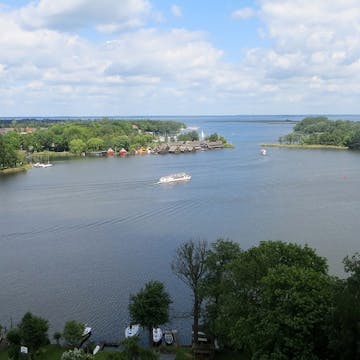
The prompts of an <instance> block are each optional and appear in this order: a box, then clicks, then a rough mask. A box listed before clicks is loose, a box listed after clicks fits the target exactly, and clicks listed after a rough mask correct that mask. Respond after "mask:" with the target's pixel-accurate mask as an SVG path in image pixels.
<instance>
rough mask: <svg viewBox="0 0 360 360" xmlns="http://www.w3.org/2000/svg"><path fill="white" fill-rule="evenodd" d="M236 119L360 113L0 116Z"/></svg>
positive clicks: (351, 114)
mask: <svg viewBox="0 0 360 360" xmlns="http://www.w3.org/2000/svg"><path fill="white" fill-rule="evenodd" d="M219 116H224V117H236V116H241V117H243V116H249V117H255V116H256V117H259V116H282V117H286V116H305V117H307V116H360V113H303V114H302V113H296V114H286V113H284V114H200V115H199V114H197V115H195V114H187V115H170V114H167V115H149V114H148V115H9V116H0V119H1V120H6V119H32V118H34V119H39V118H147V117H158V118H160V117H161V118H164V117H219Z"/></svg>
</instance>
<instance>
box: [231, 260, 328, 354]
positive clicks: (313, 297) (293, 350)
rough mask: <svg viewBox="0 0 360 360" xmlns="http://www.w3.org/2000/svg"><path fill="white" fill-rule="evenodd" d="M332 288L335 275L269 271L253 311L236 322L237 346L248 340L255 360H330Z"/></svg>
mask: <svg viewBox="0 0 360 360" xmlns="http://www.w3.org/2000/svg"><path fill="white" fill-rule="evenodd" d="M332 289H333V282H332V279H331V277H330V276H328V275H325V274H322V273H321V272H317V271H314V270H313V269H306V268H302V267H299V266H286V265H281V266H279V267H276V268H273V269H271V270H270V271H269V273H268V274H267V275H266V276H265V277H264V278H263V279H262V280H261V286H260V291H259V299H258V300H257V306H255V307H254V308H253V310H254V311H251V312H250V313H249V314H248V316H247V317H246V318H245V317H243V318H240V319H238V321H237V324H236V328H234V329H233V333H232V335H233V336H234V335H235V334H236V335H238V334H241V336H240V337H237V336H236V337H234V342H235V343H236V342H237V340H238V339H239V338H241V339H242V340H240V341H241V343H242V341H244V339H245V342H246V343H247V345H248V347H249V348H250V349H251V350H252V351H251V352H252V354H253V358H254V359H264V358H268V359H294V360H295V359H297V360H302V359H314V360H315V359H328V358H329V356H330V352H329V349H328V343H329V338H328V334H329V332H328V330H329V329H330V327H331V325H330V324H331V314H332V312H333V303H332V298H333V296H332ZM234 330H235V331H234ZM241 343H240V344H239V345H242V344H241Z"/></svg>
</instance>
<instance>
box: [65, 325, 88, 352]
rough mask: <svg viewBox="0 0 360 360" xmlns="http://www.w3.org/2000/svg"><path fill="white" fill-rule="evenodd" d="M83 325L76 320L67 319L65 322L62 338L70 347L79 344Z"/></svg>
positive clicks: (82, 333)
mask: <svg viewBox="0 0 360 360" xmlns="http://www.w3.org/2000/svg"><path fill="white" fill-rule="evenodd" d="M84 330H85V325H84V324H83V323H81V322H78V321H76V320H69V321H67V322H66V323H65V326H64V331H63V338H64V340H65V341H66V342H67V343H68V344H69V345H70V346H72V347H75V346H77V345H79V343H80V341H81V340H82V338H83V335H84Z"/></svg>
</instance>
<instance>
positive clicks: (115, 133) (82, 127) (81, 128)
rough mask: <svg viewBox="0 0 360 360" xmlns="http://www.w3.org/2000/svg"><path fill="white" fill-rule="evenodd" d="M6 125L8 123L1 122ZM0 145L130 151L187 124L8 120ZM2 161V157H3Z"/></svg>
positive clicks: (167, 122)
mask: <svg viewBox="0 0 360 360" xmlns="http://www.w3.org/2000/svg"><path fill="white" fill-rule="evenodd" d="M2 126H3V127H5V124H4V123H3V125H2ZM7 127H8V128H10V129H13V130H15V131H9V132H7V133H5V134H4V135H3V138H2V142H4V144H2V143H0V153H2V151H1V146H3V147H4V146H9V143H10V144H11V149H12V150H14V151H15V150H24V151H28V152H34V151H38V152H39V151H44V150H49V151H56V152H60V151H72V150H73V151H74V152H75V153H79V151H99V150H106V149H108V148H109V147H112V148H114V149H117V150H120V149H121V148H125V149H126V150H131V149H133V148H134V149H135V148H139V147H141V146H148V145H149V144H151V143H152V142H153V141H154V137H155V136H160V135H162V136H172V135H175V134H177V133H178V132H179V131H180V129H181V128H185V127H186V126H185V124H183V123H181V122H176V121H162V120H134V121H130V120H110V119H101V120H92V121H86V120H81V121H80V120H79V121H75V120H66V121H28V122H25V121H22V122H16V121H15V122H14V121H13V122H8V123H7ZM0 164H1V159H0Z"/></svg>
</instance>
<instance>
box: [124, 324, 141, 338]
mask: <svg viewBox="0 0 360 360" xmlns="http://www.w3.org/2000/svg"><path fill="white" fill-rule="evenodd" d="M139 334H140V324H131V325H129V326H127V327H126V329H125V337H126V338H129V337H133V336H138V335H139Z"/></svg>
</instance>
